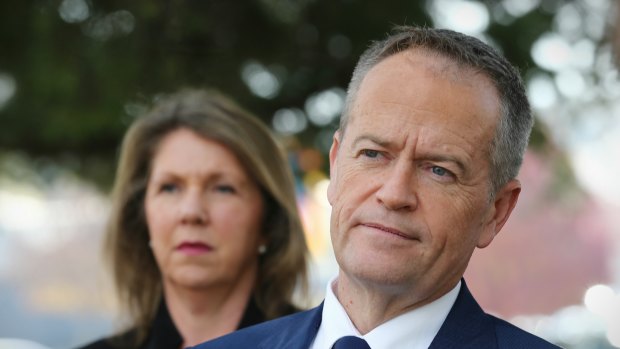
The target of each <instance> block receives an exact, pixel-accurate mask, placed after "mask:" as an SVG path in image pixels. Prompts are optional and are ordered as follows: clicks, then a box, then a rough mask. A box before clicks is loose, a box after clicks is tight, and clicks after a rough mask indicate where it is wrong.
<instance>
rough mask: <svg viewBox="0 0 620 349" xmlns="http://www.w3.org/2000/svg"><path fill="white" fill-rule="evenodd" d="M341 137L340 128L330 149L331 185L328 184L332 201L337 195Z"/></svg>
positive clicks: (330, 200)
mask: <svg viewBox="0 0 620 349" xmlns="http://www.w3.org/2000/svg"><path fill="white" fill-rule="evenodd" d="M340 138H341V133H340V130H338V131H336V132H335V133H334V138H333V140H332V146H331V148H330V149H329V178H330V181H329V185H328V186H327V201H329V203H330V204H331V203H332V198H333V196H334V195H335V193H334V191H335V186H336V183H334V182H335V181H336V178H337V177H336V158H337V157H338V150H339V149H340Z"/></svg>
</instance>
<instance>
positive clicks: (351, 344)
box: [332, 336, 370, 349]
mask: <svg viewBox="0 0 620 349" xmlns="http://www.w3.org/2000/svg"><path fill="white" fill-rule="evenodd" d="M332 348H333V349H370V346H369V345H368V343H366V341H365V340H364V339H363V338H360V337H355V336H345V337H342V338H340V339H338V340H337V341H336V343H334V346H333V347H332Z"/></svg>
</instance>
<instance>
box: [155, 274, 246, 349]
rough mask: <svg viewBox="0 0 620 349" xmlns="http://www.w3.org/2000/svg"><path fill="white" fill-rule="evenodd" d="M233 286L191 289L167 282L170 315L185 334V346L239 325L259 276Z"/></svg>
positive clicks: (183, 334) (222, 333) (223, 333)
mask: <svg viewBox="0 0 620 349" xmlns="http://www.w3.org/2000/svg"><path fill="white" fill-rule="evenodd" d="M242 279H244V280H241V281H239V282H238V283H236V284H235V285H233V286H228V287H226V286H222V287H210V288H208V289H207V288H202V289H190V288H186V287H181V286H179V285H174V284H171V283H166V282H164V298H165V300H166V305H167V307H168V312H169V313H170V317H171V318H172V321H173V322H174V325H175V326H176V328H177V330H178V331H179V334H180V335H181V337H182V338H183V346H182V347H183V348H185V347H187V346H193V345H197V344H199V343H202V342H205V341H207V340H210V339H213V338H216V337H219V336H222V335H225V334H227V333H230V332H232V331H234V330H236V329H237V326H238V325H239V322H240V321H241V318H242V317H243V314H244V311H245V308H246V306H247V304H248V301H249V299H250V297H251V295H252V290H253V287H254V283H255V279H256V278H255V277H252V278H242Z"/></svg>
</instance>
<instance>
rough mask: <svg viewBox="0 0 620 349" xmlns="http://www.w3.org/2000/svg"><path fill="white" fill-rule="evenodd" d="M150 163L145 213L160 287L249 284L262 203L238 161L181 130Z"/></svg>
mask: <svg viewBox="0 0 620 349" xmlns="http://www.w3.org/2000/svg"><path fill="white" fill-rule="evenodd" d="M152 161H153V162H152V169H151V175H150V177H149V179H148V184H147V190H146V199H145V210H146V220H147V225H148V228H149V235H150V239H151V248H152V250H153V253H154V255H155V259H156V261H157V264H158V266H159V269H160V271H161V273H162V277H163V282H164V285H166V286H175V287H184V288H191V289H205V288H212V287H234V286H235V285H237V284H238V283H240V282H251V283H253V282H254V279H255V277H256V273H257V270H258V246H259V245H260V244H262V243H264V242H265V241H264V237H263V236H262V235H261V224H262V218H263V200H262V196H261V192H260V190H259V188H258V186H257V184H256V183H255V182H254V180H253V179H252V178H249V177H248V174H247V173H246V171H245V170H244V168H243V167H242V166H241V164H240V163H239V160H238V159H237V157H236V156H235V155H234V154H233V153H232V152H231V151H230V150H228V149H227V148H226V147H225V146H223V145H221V144H219V143H217V142H214V141H212V140H209V139H206V138H203V137H200V136H199V135H198V134H196V133H194V132H193V131H190V130H189V129H184V128H182V129H178V130H175V131H172V132H170V133H169V134H168V135H166V136H165V137H164V138H163V139H162V141H161V143H160V144H159V147H158V150H157V152H156V154H155V157H154V158H153V160H152Z"/></svg>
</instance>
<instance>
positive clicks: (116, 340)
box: [76, 330, 137, 349]
mask: <svg viewBox="0 0 620 349" xmlns="http://www.w3.org/2000/svg"><path fill="white" fill-rule="evenodd" d="M136 335H137V333H136V330H128V331H126V332H123V333H121V334H117V335H114V336H110V337H106V338H101V339H98V340H96V341H94V342H91V343H88V344H86V345H84V346H81V347H78V348H76V349H121V348H122V349H127V348H132V347H135V346H133V345H131V344H130V343H135V337H136Z"/></svg>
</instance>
